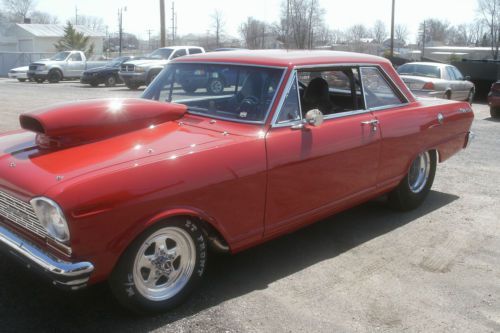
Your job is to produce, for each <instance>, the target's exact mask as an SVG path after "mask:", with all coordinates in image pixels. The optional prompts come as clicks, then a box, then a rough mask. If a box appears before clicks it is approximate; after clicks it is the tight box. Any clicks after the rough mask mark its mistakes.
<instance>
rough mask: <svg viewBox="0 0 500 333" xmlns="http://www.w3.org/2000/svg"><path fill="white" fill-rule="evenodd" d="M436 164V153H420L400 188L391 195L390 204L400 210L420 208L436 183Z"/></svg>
mask: <svg viewBox="0 0 500 333" xmlns="http://www.w3.org/2000/svg"><path fill="white" fill-rule="evenodd" d="M436 163H437V158H436V152H434V151H426V152H423V153H420V154H419V155H418V156H417V157H416V158H415V160H414V161H413V162H412V164H411V166H410V170H409V171H408V173H407V174H406V176H405V177H404V178H403V179H402V180H401V182H400V183H399V185H398V187H396V188H395V189H394V190H393V191H392V192H391V193H389V204H390V205H391V206H392V207H394V208H396V209H399V210H411V209H414V208H417V207H418V206H420V204H421V203H422V202H423V201H424V199H425V198H426V197H427V194H429V191H430V189H431V186H432V183H433V182H434V176H435V174H436Z"/></svg>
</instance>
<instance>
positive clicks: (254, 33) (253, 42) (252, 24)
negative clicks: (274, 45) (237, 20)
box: [239, 17, 268, 49]
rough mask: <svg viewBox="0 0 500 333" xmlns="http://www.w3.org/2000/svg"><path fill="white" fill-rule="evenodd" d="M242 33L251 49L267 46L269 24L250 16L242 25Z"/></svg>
mask: <svg viewBox="0 0 500 333" xmlns="http://www.w3.org/2000/svg"><path fill="white" fill-rule="evenodd" d="M239 30H240V34H241V35H242V37H243V39H244V40H245V45H246V47H248V48H249V49H258V48H264V47H265V36H266V31H267V30H268V29H267V25H266V23H265V22H262V21H259V20H256V19H254V18H253V17H248V18H247V21H246V22H245V23H243V24H242V25H241V26H240V29H239Z"/></svg>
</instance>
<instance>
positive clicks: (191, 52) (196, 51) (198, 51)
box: [189, 49, 202, 54]
mask: <svg viewBox="0 0 500 333" xmlns="http://www.w3.org/2000/svg"><path fill="white" fill-rule="evenodd" d="M197 53H202V52H201V50H200V49H189V54H197Z"/></svg>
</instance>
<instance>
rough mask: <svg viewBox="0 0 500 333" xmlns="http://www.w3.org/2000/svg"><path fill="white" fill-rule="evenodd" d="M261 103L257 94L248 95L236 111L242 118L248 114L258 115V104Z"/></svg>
mask: <svg viewBox="0 0 500 333" xmlns="http://www.w3.org/2000/svg"><path fill="white" fill-rule="evenodd" d="M258 105H259V99H258V98H257V97H255V96H247V97H245V98H243V100H242V101H241V102H240V104H239V105H238V107H237V108H236V112H237V113H238V114H239V117H240V118H247V117H248V116H251V117H256V116H257V114H256V111H257V106H258Z"/></svg>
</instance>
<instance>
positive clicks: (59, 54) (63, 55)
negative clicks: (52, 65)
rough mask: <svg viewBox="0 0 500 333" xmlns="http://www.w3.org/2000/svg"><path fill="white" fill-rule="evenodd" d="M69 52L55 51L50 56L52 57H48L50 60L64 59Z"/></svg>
mask: <svg viewBox="0 0 500 333" xmlns="http://www.w3.org/2000/svg"><path fill="white" fill-rule="evenodd" d="M70 53H71V52H67V51H64V52H59V53H56V54H55V55H54V56H52V58H50V60H55V61H61V60H65V59H66V58H67V57H68V56H69V54H70Z"/></svg>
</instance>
